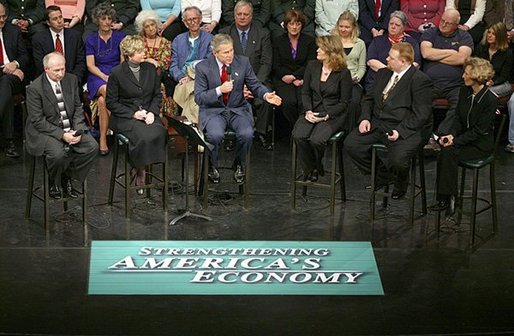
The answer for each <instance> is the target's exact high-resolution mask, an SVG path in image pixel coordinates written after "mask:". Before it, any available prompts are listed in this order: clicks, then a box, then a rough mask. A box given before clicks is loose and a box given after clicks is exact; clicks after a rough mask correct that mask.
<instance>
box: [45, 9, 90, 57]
mask: <svg viewBox="0 0 514 336" xmlns="http://www.w3.org/2000/svg"><path fill="white" fill-rule="evenodd" d="M50 6H57V7H59V8H60V9H61V12H62V16H63V18H64V28H73V29H75V30H77V31H78V32H79V33H81V34H82V33H83V32H84V25H83V23H82V19H83V18H84V12H85V10H86V0H45V7H46V8H48V7H50ZM66 62H67V61H66Z"/></svg>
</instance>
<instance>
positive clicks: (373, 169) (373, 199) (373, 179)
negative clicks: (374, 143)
mask: <svg viewBox="0 0 514 336" xmlns="http://www.w3.org/2000/svg"><path fill="white" fill-rule="evenodd" d="M376 175H377V153H376V149H375V148H373V149H371V197H370V201H369V206H370V208H371V211H370V217H371V220H375V202H376V191H375V183H376Z"/></svg>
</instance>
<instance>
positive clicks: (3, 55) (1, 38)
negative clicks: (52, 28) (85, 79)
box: [0, 3, 28, 158]
mask: <svg viewBox="0 0 514 336" xmlns="http://www.w3.org/2000/svg"><path fill="white" fill-rule="evenodd" d="M0 48H1V49H0V65H1V66H2V68H1V69H0V122H1V123H2V132H3V137H4V139H5V141H6V145H5V156H7V157H9V158H18V157H20V154H19V153H18V152H17V150H16V146H15V145H14V141H13V136H14V101H13V95H16V94H19V93H21V92H22V91H23V79H24V78H25V75H24V71H25V67H26V65H27V62H28V56H27V50H26V49H25V43H24V41H23V38H22V37H21V32H20V30H19V29H18V28H17V27H16V26H15V25H13V24H11V23H9V22H7V11H6V8H5V6H4V5H3V4H2V3H0Z"/></svg>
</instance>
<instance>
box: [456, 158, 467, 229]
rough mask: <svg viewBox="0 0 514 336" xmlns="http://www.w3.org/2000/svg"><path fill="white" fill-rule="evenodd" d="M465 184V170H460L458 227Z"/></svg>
mask: <svg viewBox="0 0 514 336" xmlns="http://www.w3.org/2000/svg"><path fill="white" fill-rule="evenodd" d="M465 183H466V168H462V171H461V178H460V193H459V195H458V196H459V197H458V199H459V213H458V214H457V224H458V225H460V222H461V220H462V209H463V206H464V184H465Z"/></svg>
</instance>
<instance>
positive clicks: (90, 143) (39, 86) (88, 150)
mask: <svg viewBox="0 0 514 336" xmlns="http://www.w3.org/2000/svg"><path fill="white" fill-rule="evenodd" d="M43 65H44V68H45V73H44V74H42V75H41V76H39V77H38V78H36V79H35V80H34V81H33V82H32V84H30V85H29V86H28V87H27V113H28V116H27V123H26V126H25V134H26V148H27V152H28V153H29V154H31V155H34V156H41V155H44V157H45V160H46V166H47V168H48V175H49V179H50V196H51V197H53V198H55V199H59V198H61V197H62V194H61V189H60V185H62V187H63V189H64V193H65V195H66V196H67V197H70V198H76V197H78V195H77V193H76V191H75V190H74V189H73V186H72V183H71V178H75V179H77V180H79V181H84V179H85V178H86V176H87V173H88V171H89V168H90V167H91V165H92V164H93V162H94V159H95V157H96V154H97V153H98V144H97V143H96V141H95V139H93V137H91V135H89V134H87V127H86V124H85V123H84V114H83V111H82V103H81V101H80V98H79V92H78V85H77V77H75V75H73V74H67V73H65V59H64V57H63V55H62V54H61V53H59V52H52V53H50V54H48V55H46V56H45V57H44V58H43Z"/></svg>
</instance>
